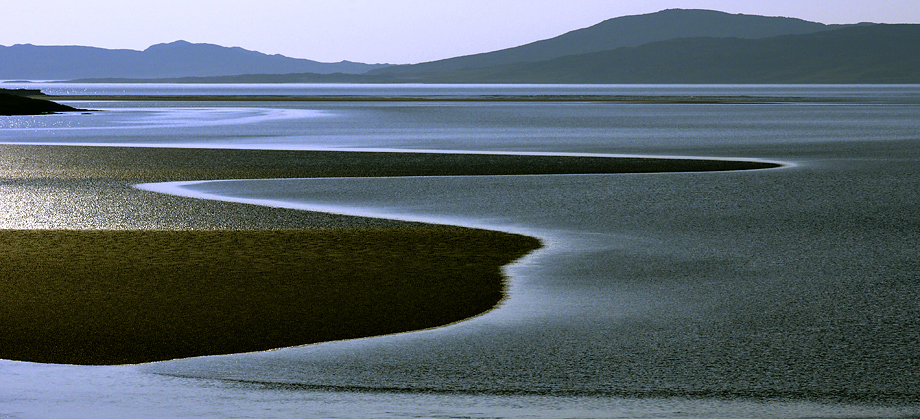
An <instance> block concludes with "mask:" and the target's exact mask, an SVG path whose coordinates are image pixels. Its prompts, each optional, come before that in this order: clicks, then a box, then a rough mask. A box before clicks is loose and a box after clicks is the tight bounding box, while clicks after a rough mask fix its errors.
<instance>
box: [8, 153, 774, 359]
mask: <svg viewBox="0 0 920 419" xmlns="http://www.w3.org/2000/svg"><path fill="white" fill-rule="evenodd" d="M774 166H775V165H772V164H770V163H760V162H730V161H723V160H709V161H707V160H671V159H638V158H628V159H627V158H623V159H614V158H600V157H564V156H521V155H480V154H424V153H418V154H416V153H371V152H366V153H362V152H335V151H269V150H264V151H259V150H215V149H167V148H121V147H67V146H18V145H2V146H0V192H2V193H3V196H4V199H3V202H2V203H0V207H2V208H0V210H2V211H0V214H3V215H0V217H2V218H0V228H2V230H0V278H3V281H2V282H0V290H2V291H0V292H2V294H3V295H4V296H5V297H4V298H5V301H4V304H3V305H2V308H0V310H2V315H0V322H2V324H0V329H2V330H5V331H9V332H7V333H4V334H3V336H2V337H0V358H5V359H13V360H23V361H36V362H46V363H72V364H124V363H140V362H149V361H157V360H165V359H174V358H182V357H190V356H200V355H211V354H226V353H237V352H249V351H259V350H267V349H272V348H278V347H285V346H294V345H303V344H309V343H314V342H321V341H328V340H336V339H346V338H354V337H361V336H373V335H380V334H388V333H395V332H401V331H408V330H417V329H423V328H430V327H435V326H439V325H444V324H449V323H452V322H456V321H459V320H462V319H465V318H469V317H471V316H475V315H477V314H480V313H482V312H485V311H487V310H489V309H490V308H492V307H494V306H495V305H496V304H497V303H499V302H500V301H501V299H502V298H503V289H504V280H505V278H504V277H503V274H502V271H501V266H503V265H505V264H507V263H510V262H512V261H514V260H515V259H517V258H519V257H521V256H523V255H525V254H526V253H528V252H530V251H532V250H534V249H536V248H538V247H539V246H540V243H539V242H538V241H537V240H536V239H534V238H530V237H525V236H519V235H512V234H507V233H499V232H491V231H483V230H475V229H466V228H459V227H445V226H430V225H423V224H414V223H404V222H396V221H388V220H375V219H367V218H357V217H345V216H336V215H330V214H320V213H310V212H305V211H295V210H285V209H275V208H264V207H256V206H251V205H242V204H233V203H225V202H214V201H200V200H192V199H186V198H178V197H172V196H166V195H160V194H156V193H152V192H145V191H141V190H137V189H134V188H133V187H132V186H131V185H133V184H137V183H142V182H155V181H177V180H203V179H225V178H279V177H331V176H420V175H507V174H549V173H628V172H667V171H701V170H739V169H755V168H766V167H774Z"/></svg>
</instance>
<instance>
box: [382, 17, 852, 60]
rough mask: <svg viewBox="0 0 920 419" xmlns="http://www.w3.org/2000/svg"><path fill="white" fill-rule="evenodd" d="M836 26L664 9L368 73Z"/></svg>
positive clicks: (810, 30)
mask: <svg viewBox="0 0 920 419" xmlns="http://www.w3.org/2000/svg"><path fill="white" fill-rule="evenodd" d="M838 27H840V26H839V25H838V26H835V25H825V24H823V23H815V22H808V21H805V20H801V19H792V18H785V17H765V16H755V15H743V14H729V13H724V12H718V11H712V10H696V9H690V10H687V9H668V10H662V11H660V12H656V13H650V14H644V15H634V16H623V17H617V18H613V19H608V20H605V21H603V22H601V23H598V24H596V25H594V26H590V27H587V28H584V29H579V30H575V31H571V32H568V33H565V34H563V35H560V36H557V37H555V38H551V39H546V40H542V41H537V42H533V43H530V44H526V45H522V46H519V47H515V48H509V49H503V50H499V51H493V52H487V53H482V54H475V55H467V56H462V57H456V58H449V59H445V60H439V61H432V62H427V63H421V64H414V65H400V66H392V67H387V68H383V69H378V70H374V71H371V72H370V74H417V73H430V72H442V71H454V70H462V69H470V68H484V67H492V66H497V65H506V64H514V63H522V62H538V61H546V60H551V59H554V58H559V57H562V56H566V55H573V54H584V53H590V52H599V51H609V50H614V49H617V48H621V47H634V46H639V45H643V44H647V43H651V42H657V41H664V40H668V39H675V38H699V37H718V38H729V37H734V38H745V39H757V38H767V37H773V36H779V35H797V34H807V33H814V32H819V31H825V30H829V29H835V28H838Z"/></svg>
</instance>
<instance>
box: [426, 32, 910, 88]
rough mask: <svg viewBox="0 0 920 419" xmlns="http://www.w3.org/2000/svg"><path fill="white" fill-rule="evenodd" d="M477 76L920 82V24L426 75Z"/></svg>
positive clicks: (659, 45)
mask: <svg viewBox="0 0 920 419" xmlns="http://www.w3.org/2000/svg"><path fill="white" fill-rule="evenodd" d="M422 78H423V79H425V80H426V81H429V82H447V81H449V82H459V83H463V82H477V83H608V84H615V83H920V25H868V26H854V27H848V28H844V29H838V30H832V31H825V32H818V33H812V34H806V35H787V36H779V37H773V38H766V39H739V38H683V39H672V40H668V41H661V42H655V43H651V44H646V45H642V46H639V47H632V48H620V49H617V50H613V51H604V52H596V53H590V54H581V55H573V56H566V57H562V58H557V59H554V60H549V61H543V62H539V63H521V64H513V65H507V66H499V67H491V68H484V69H474V70H464V71H456V72H449V73H440V74H435V73H431V74H427V75H424V76H423V77H422Z"/></svg>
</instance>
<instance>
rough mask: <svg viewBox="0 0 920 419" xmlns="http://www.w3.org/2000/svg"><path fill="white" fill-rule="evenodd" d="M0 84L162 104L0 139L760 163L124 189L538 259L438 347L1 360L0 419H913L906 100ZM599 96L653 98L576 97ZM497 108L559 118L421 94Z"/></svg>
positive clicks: (114, 109)
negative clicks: (376, 222) (476, 235)
mask: <svg viewBox="0 0 920 419" xmlns="http://www.w3.org/2000/svg"><path fill="white" fill-rule="evenodd" d="M2 86H3V87H9V88H18V87H25V88H39V89H41V90H42V91H44V92H45V93H47V94H53V95H63V94H79V95H87V94H95V95H113V94H126V95H169V96H180V100H168V101H166V100H164V101H62V103H66V104H70V105H72V106H76V107H80V108H85V109H91V110H93V111H91V112H88V113H85V114H84V113H75V114H58V115H43V116H22V117H0V142H2V143H15V144H66V145H74V146H137V147H190V148H234V149H284V150H342V151H349V150H351V151H355V150H359V151H387V152H454V153H501V154H556V155H602V156H610V157H616V156H624V155H628V156H667V157H674V158H687V157H709V158H720V159H744V160H758V161H771V162H777V163H780V164H781V166H780V167H778V168H775V169H763V170H749V171H730V172H705V173H651V174H609V175H534V176H454V177H398V178H324V179H268V180H247V179H225V180H218V181H213V180H212V181H198V182H194V181H193V182H177V183H157V184H144V185H137V187H138V188H142V189H146V190H152V191H157V192H161V193H167V194H174V195H182V196H189V197H193V198H199V199H217V200H227V201H234V202H245V203H250V204H253V205H267V206H276V207H286V208H297V209H302V210H306V211H323V212H331V213H338V214H348V215H360V216H366V217H382V218H393V219H401V220H412V221H422V222H429V223H437V224H451V225H461V226H470V227H476V228H486V229H494V230H501V231H508V232H514V233H521V234H526V235H531V236H534V237H538V238H540V239H541V240H542V241H543V244H544V247H543V248H542V249H540V250H538V251H536V252H534V253H532V254H530V255H528V256H526V257H524V258H523V259H521V260H519V261H517V262H515V263H513V264H511V265H509V266H507V267H506V270H505V273H506V275H507V277H508V296H507V298H506V299H505V300H504V301H503V302H502V303H501V304H500V305H499V306H498V307H497V308H495V309H494V310H492V311H490V312H488V313H485V314H483V315H481V316H478V317H475V318H472V319H469V320H466V321H463V322H459V323H456V324H452V325H448V326H444V327H440V328H435V329H430V330H423V331H417V332H410V333H402V334H395V335H388V336H380V337H372V338H365V339H355V340H347V341H337V342H327V343H322V344H315V345H306V346H299V347H291V348H280V349H277V350H272V351H266V352H258V353H246V354H235V355H224V356H210V357H198V358H189V359H180V360H172V361H165V362H156V363H147V364H140V365H119V366H77V365H51V364H36V363H27V362H18V361H11V360H0V418H3V419H13V418H16V419H20V418H21V419H25V418H115V417H119V418H121V417H134V418H162V417H172V418H293V417H304V418H308V417H309V418H312V417H325V418H898V417H902V418H908V417H912V418H918V417H920V85H602V86H598V85H329V84H321V85H309V84H307V85H296V84H293V85H281V84H279V85H264V84H258V85H187V84H67V83H3V84H2ZM183 95H188V96H192V95H208V96H215V97H216V96H220V95H228V96H238V95H255V96H260V97H263V98H265V97H269V96H284V97H291V96H295V97H296V96H326V97H338V98H345V99H347V100H323V101H291V100H285V101H279V100H263V101H239V100H227V101H225V100H219V99H220V98H219V97H216V98H214V99H215V100H211V101H200V100H187V101H185V100H181V96H183ZM604 96H607V97H611V98H614V97H616V98H621V99H622V98H623V97H634V98H646V99H647V98H662V97H666V98H669V99H671V100H665V101H656V100H652V101H649V100H635V101H623V100H611V101H598V100H587V99H586V100H581V101H580V100H577V98H579V97H584V98H595V99H596V98H597V97H604ZM509 97H525V98H526V97H555V98H559V97H563V98H566V97H567V98H569V99H570V100H564V101H527V100H523V101H512V100H499V101H495V100H467V101H457V100H447V101H438V100H434V99H438V98H448V99H457V98H466V99H472V98H477V99H483V98H491V99H495V98H509ZM362 98H363V99H375V100H361V99H362ZM381 98H391V99H392V98H399V99H400V100H395V101H394V100H390V101H386V100H379V99H381ZM413 98H421V99H424V100H412V99H413ZM675 98H678V99H685V100H673V99H675ZM700 98H723V99H724V98H733V99H732V100H727V101H726V100H722V101H706V100H702V101H701V100H699V99H700ZM740 98H743V99H746V100H739V99H740ZM751 98H754V99H756V100H750V99H751ZM694 102H696V103H694ZM49 164H53V162H49Z"/></svg>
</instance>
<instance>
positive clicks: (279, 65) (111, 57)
mask: <svg viewBox="0 0 920 419" xmlns="http://www.w3.org/2000/svg"><path fill="white" fill-rule="evenodd" d="M385 66H386V65H385V64H380V65H370V64H361V63H353V62H349V61H342V62H338V63H321V62H317V61H311V60H304V59H297V58H290V57H285V56H283V55H268V54H263V53H261V52H256V51H249V50H245V49H242V48H239V47H234V48H227V47H222V46H219V45H212V44H192V43H189V42H186V41H176V42H172V43H168V44H157V45H153V46H151V47H150V48H147V49H145V50H143V51H135V50H128V49H104V48H94V47H82V46H37V45H29V44H25V45H13V46H9V47H5V46H0V80H71V79H82V78H108V77H117V78H163V77H189V76H227V75H237V74H280V73H317V74H329V73H346V74H354V73H364V72H367V71H369V70H372V69H375V68H380V67H385Z"/></svg>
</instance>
